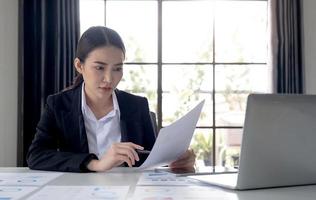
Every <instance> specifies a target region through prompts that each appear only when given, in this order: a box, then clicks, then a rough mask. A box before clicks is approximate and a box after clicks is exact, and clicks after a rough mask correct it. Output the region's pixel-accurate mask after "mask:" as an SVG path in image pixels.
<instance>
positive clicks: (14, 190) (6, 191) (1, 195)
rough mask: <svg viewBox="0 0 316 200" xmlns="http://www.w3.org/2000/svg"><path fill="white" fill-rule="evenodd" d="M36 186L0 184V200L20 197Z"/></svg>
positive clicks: (11, 199) (13, 199)
mask: <svg viewBox="0 0 316 200" xmlns="http://www.w3.org/2000/svg"><path fill="white" fill-rule="evenodd" d="M37 188H38V187H31V186H0V200H16V199H20V198H22V197H24V196H25V195H27V194H29V193H31V192H33V191H34V190H36V189H37Z"/></svg>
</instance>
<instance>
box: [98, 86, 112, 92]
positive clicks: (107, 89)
mask: <svg viewBox="0 0 316 200" xmlns="http://www.w3.org/2000/svg"><path fill="white" fill-rule="evenodd" d="M99 89H101V90H104V91H109V90H112V87H99Z"/></svg>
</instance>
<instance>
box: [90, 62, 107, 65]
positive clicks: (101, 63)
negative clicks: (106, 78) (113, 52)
mask: <svg viewBox="0 0 316 200" xmlns="http://www.w3.org/2000/svg"><path fill="white" fill-rule="evenodd" d="M93 63H96V64H100V65H107V63H105V62H102V61H94V62H93Z"/></svg>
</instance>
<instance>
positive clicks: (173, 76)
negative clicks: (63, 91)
mask: <svg viewBox="0 0 316 200" xmlns="http://www.w3.org/2000/svg"><path fill="white" fill-rule="evenodd" d="M80 3H81V5H80V12H81V32H83V31H84V30H86V29H87V28H88V27H90V26H93V25H106V26H108V27H110V28H113V29H114V30H116V31H118V32H119V33H120V35H121V36H122V38H123V40H124V42H125V45H126V49H127V58H126V63H125V66H124V78H123V80H122V82H121V83H120V85H119V86H118V87H119V88H120V89H122V90H125V91H128V92H131V93H134V94H138V95H142V96H146V97H147V98H148V100H149V103H150V109H151V110H152V111H155V112H156V113H157V114H158V125H159V127H163V126H167V125H168V124H170V123H172V122H173V121H175V120H176V119H178V118H179V117H181V116H182V115H183V114H185V113H186V112H187V111H188V110H190V109H191V108H193V106H195V105H196V104H197V103H198V102H200V101H201V100H203V99H205V100H206V104H205V106H204V108H203V112H202V115H201V118H200V120H199V122H198V125H197V128H196V131H195V133H194V137H193V140H192V143H191V147H192V148H193V149H194V150H195V152H196V153H197V156H198V165H200V166H209V165H210V166H224V167H232V166H234V165H237V164H238V158H239V152H240V143H241V136H242V125H243V120H244V114H245V106H246V99H247V96H248V94H249V93H267V92H270V86H271V80H270V78H271V76H270V71H271V70H270V69H269V68H268V67H267V64H266V62H267V1H262V0H261V1H259V0H258V1H254V0H252V1H238V0H232V1H229V0H226V1H220V0H210V1H205V0H204V1H202V0H201V1H199V0H194V1H193V0H192V1H188V0H183V1H181V0H178V1H170V0H169V1H167V0H148V1H139V0H138V1H133V0H128V1H127V0H125V1H124V0H120V1H118V0H81V1H80Z"/></svg>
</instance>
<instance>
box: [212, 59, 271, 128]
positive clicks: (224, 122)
mask: <svg viewBox="0 0 316 200" xmlns="http://www.w3.org/2000/svg"><path fill="white" fill-rule="evenodd" d="M215 77H216V78H215V81H216V82H215V86H216V95H215V102H216V125H217V126H243V122H244V115H245V110H246V101H247V96H248V94H249V93H268V92H270V91H271V90H270V84H269V83H270V81H269V80H270V77H271V75H270V71H269V70H268V68H267V66H266V65H217V66H216V70H215Z"/></svg>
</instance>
